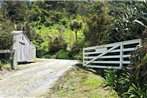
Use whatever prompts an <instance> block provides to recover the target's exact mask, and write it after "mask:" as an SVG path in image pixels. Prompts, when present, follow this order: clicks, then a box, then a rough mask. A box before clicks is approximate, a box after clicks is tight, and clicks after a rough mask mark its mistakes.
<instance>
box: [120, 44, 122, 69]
mask: <svg viewBox="0 0 147 98" xmlns="http://www.w3.org/2000/svg"><path fill="white" fill-rule="evenodd" d="M122 67H123V43H122V42H121V43H120V68H122Z"/></svg>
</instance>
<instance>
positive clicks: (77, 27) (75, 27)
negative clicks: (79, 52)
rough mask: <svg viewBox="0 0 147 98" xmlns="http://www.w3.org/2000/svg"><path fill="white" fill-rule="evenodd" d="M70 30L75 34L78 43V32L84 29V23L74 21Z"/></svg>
mask: <svg viewBox="0 0 147 98" xmlns="http://www.w3.org/2000/svg"><path fill="white" fill-rule="evenodd" d="M70 28H71V30H73V31H74V32H75V38H76V43H77V42H78V34H77V33H78V30H80V29H81V28H82V22H81V21H78V20H73V21H72V22H71V23H70Z"/></svg>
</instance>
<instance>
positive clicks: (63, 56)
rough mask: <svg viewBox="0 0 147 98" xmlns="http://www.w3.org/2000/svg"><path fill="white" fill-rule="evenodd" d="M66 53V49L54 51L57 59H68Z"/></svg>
mask: <svg viewBox="0 0 147 98" xmlns="http://www.w3.org/2000/svg"><path fill="white" fill-rule="evenodd" d="M68 53H69V52H68V51H66V50H60V51H58V52H57V53H56V58H57V59H69V56H68Z"/></svg>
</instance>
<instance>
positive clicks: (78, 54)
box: [72, 52, 83, 60]
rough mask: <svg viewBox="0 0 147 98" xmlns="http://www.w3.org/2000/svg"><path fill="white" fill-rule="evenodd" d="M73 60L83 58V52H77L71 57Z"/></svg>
mask: <svg viewBox="0 0 147 98" xmlns="http://www.w3.org/2000/svg"><path fill="white" fill-rule="evenodd" d="M72 58H73V59H74V60H83V53H82V52H79V53H77V54H75V55H73V57H72Z"/></svg>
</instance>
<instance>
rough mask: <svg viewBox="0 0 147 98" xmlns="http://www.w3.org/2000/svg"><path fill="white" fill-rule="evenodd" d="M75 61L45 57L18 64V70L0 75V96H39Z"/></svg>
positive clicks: (0, 97)
mask: <svg viewBox="0 0 147 98" xmlns="http://www.w3.org/2000/svg"><path fill="white" fill-rule="evenodd" d="M77 63H78V62H77V61H71V60H55V59H49V60H47V59H46V60H42V61H41V62H37V63H31V64H26V65H19V67H18V69H19V70H18V71H13V72H10V73H7V74H4V75H1V76H0V98H2V97H19V98H20V97H37V96H41V95H43V94H45V93H46V92H47V91H48V89H49V88H51V87H53V86H54V84H55V82H56V81H57V80H58V78H59V77H60V76H62V75H63V74H64V73H65V72H66V71H67V70H68V69H69V68H71V67H72V66H73V65H75V64H77Z"/></svg>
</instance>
